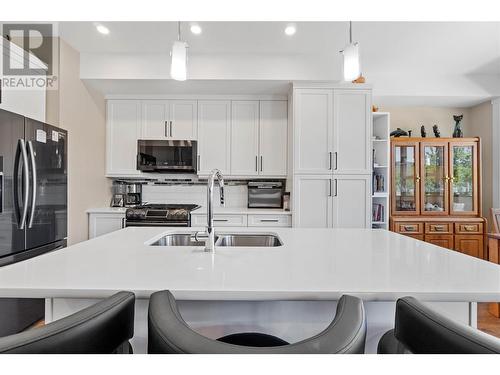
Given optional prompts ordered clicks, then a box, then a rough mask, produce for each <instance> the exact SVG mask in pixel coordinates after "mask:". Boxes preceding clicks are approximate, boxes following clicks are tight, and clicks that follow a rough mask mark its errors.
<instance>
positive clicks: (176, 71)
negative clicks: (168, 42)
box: [170, 21, 188, 81]
mask: <svg viewBox="0 0 500 375" xmlns="http://www.w3.org/2000/svg"><path fill="white" fill-rule="evenodd" d="M187 49H188V44H187V43H186V42H183V41H181V23H180V21H179V22H178V24H177V40H176V41H175V42H174V44H173V45H172V51H171V52H170V55H171V56H172V63H171V65H170V76H171V77H172V79H175V80H176V81H185V80H186V77H187V59H188V56H187Z"/></svg>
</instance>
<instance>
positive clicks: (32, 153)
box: [28, 141, 37, 228]
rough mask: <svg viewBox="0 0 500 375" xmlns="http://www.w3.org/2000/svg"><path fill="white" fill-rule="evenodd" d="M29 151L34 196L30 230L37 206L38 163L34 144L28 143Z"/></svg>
mask: <svg viewBox="0 0 500 375" xmlns="http://www.w3.org/2000/svg"><path fill="white" fill-rule="evenodd" d="M28 151H29V154H30V161H31V176H32V180H31V183H32V185H31V194H32V199H31V212H30V219H29V223H28V228H31V227H33V218H34V216H35V206H36V180H37V176H36V161H35V150H34V149H33V142H31V141H28Z"/></svg>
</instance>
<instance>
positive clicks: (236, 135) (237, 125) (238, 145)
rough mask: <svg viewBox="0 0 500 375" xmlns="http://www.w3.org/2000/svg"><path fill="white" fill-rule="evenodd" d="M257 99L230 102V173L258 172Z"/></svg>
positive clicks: (236, 174)
mask: <svg viewBox="0 0 500 375" xmlns="http://www.w3.org/2000/svg"><path fill="white" fill-rule="evenodd" d="M258 155H259V101H258V100H245V101H241V100H233V101H232V102H231V175H233V176H255V175H257V174H258V173H259V172H258V171H259V169H258V167H259V156H258Z"/></svg>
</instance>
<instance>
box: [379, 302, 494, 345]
mask: <svg viewBox="0 0 500 375" xmlns="http://www.w3.org/2000/svg"><path fill="white" fill-rule="evenodd" d="M377 353H379V354H411V353H414V354H498V353H500V339H497V338H495V337H493V336H490V335H488V334H486V333H483V332H481V331H479V330H477V329H474V328H472V327H469V326H466V325H464V324H459V323H457V322H455V321H453V320H451V319H449V318H447V317H445V316H443V315H442V314H440V313H438V312H436V311H434V310H432V309H430V308H429V307H427V306H425V305H424V304H423V303H421V302H419V301H418V300H416V299H415V298H413V297H404V298H400V299H398V301H397V302H396V322H395V325H394V329H392V330H390V331H388V332H386V333H385V334H384V335H383V336H382V338H381V339H380V341H379V343H378V348H377Z"/></svg>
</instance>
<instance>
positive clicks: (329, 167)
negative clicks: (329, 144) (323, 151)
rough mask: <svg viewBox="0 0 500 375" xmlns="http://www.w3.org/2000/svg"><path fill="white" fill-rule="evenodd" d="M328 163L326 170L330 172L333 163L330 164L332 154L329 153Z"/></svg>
mask: <svg viewBox="0 0 500 375" xmlns="http://www.w3.org/2000/svg"><path fill="white" fill-rule="evenodd" d="M328 163H329V164H328V170H330V171H331V170H332V168H333V162H332V152H331V151H330V152H329V153H328Z"/></svg>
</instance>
